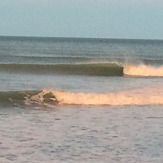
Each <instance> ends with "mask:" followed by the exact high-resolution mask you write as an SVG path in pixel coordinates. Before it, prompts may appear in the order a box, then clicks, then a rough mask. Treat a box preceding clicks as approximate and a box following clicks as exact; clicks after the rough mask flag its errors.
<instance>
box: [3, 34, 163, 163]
mask: <svg viewBox="0 0 163 163" xmlns="http://www.w3.org/2000/svg"><path fill="white" fill-rule="evenodd" d="M162 64H163V41H162V40H125V39H84V38H41V37H0V124H1V125H0V126H1V127H0V162H2V163H10V162H17V163H27V162H32V163H38V162H39V163H40V162H48V163H50V162H52V163H53V162H55V163H57V162H66V163H67V162H98V163H99V162H102V163H103V162H111V163H112V162H113V163H114V162H115V163H123V162H125V163H126V162H135V163H137V162H143V163H145V162H151V163H153V162H158V163H161V162H163V125H162V124H163V116H162V115H163V78H162V77H163V67H162Z"/></svg>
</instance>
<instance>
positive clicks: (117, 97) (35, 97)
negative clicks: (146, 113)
mask: <svg viewBox="0 0 163 163" xmlns="http://www.w3.org/2000/svg"><path fill="white" fill-rule="evenodd" d="M162 99H163V87H152V88H151V87H149V88H144V89H135V90H134V89H133V90H130V91H117V92H111V93H106V94H102V93H101V94H99V93H82V92H65V91H58V90H48V89H43V90H35V91H15V92H1V93H0V104H1V105H4V106H5V105H7V106H10V105H11V106H18V105H25V106H30V105H32V106H33V105H39V106H40V105H41V106H49V107H51V106H55V105H93V106H96V105H107V106H124V105H131V106H132V105H140V106H142V105H163V100H162Z"/></svg>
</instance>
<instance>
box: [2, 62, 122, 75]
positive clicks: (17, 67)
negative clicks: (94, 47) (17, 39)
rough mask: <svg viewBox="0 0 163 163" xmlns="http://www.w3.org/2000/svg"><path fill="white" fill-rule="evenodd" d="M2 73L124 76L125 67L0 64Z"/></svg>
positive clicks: (93, 64) (97, 64)
mask: <svg viewBox="0 0 163 163" xmlns="http://www.w3.org/2000/svg"><path fill="white" fill-rule="evenodd" d="M0 71H7V72H22V73H40V74H51V73H53V74H77V75H90V76H122V75H123V67H122V66H119V65H118V64H116V63H90V64H54V65H49V64H47V65H45V64H43V65H41V64H0Z"/></svg>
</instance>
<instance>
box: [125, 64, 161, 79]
mask: <svg viewBox="0 0 163 163" xmlns="http://www.w3.org/2000/svg"><path fill="white" fill-rule="evenodd" d="M123 73H124V75H128V76H153V77H162V76H163V66H161V67H151V66H146V65H138V66H134V65H124V67H123Z"/></svg>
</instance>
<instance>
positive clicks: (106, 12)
mask: <svg viewBox="0 0 163 163" xmlns="http://www.w3.org/2000/svg"><path fill="white" fill-rule="evenodd" d="M0 35H5V36H43V37H86V38H128V39H163V0H0Z"/></svg>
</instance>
